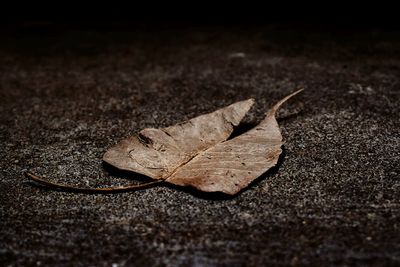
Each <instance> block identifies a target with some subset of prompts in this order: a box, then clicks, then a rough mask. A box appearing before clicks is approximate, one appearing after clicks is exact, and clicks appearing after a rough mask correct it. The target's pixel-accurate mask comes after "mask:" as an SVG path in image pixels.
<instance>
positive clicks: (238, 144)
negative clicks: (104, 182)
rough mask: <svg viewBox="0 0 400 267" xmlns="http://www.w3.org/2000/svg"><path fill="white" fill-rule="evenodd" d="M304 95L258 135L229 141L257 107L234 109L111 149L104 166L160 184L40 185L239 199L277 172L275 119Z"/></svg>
mask: <svg viewBox="0 0 400 267" xmlns="http://www.w3.org/2000/svg"><path fill="white" fill-rule="evenodd" d="M300 91H302V90H298V91H296V92H294V93H292V94H290V95H288V96H286V97H285V98H283V99H282V100H281V101H279V102H278V103H277V104H275V105H274V106H273V107H272V108H271V109H270V110H269V111H268V112H267V113H266V115H265V118H264V119H263V120H262V121H261V122H260V123H259V124H258V125H257V126H256V127H254V128H253V129H251V130H249V131H247V132H246V133H243V134H241V135H239V136H237V137H235V138H232V139H230V140H227V139H228V138H229V136H230V135H231V133H232V131H233V129H234V127H235V126H237V125H239V123H240V121H241V120H242V119H243V117H244V116H245V115H246V113H247V112H248V111H249V109H250V108H251V107H252V105H253V104H254V100H253V99H248V100H245V101H241V102H237V103H234V104H232V105H230V106H228V107H225V108H221V109H219V110H217V111H214V112H212V113H209V114H205V115H201V116H198V117H196V118H193V119H191V120H189V121H187V122H184V123H181V124H176V125H174V126H170V127H167V128H162V129H154V128H148V129H144V130H142V131H140V132H139V133H138V134H137V135H135V136H131V137H128V138H126V139H124V140H122V141H120V142H119V143H118V144H117V145H115V146H113V147H111V148H110V149H109V150H108V151H107V152H106V153H105V154H104V156H103V160H104V161H105V162H107V163H109V164H111V165H113V166H115V167H117V168H119V169H122V170H128V171H133V172H136V173H140V174H144V175H146V176H149V177H151V178H153V179H155V181H153V182H150V183H146V184H142V185H139V186H138V185H133V186H122V187H112V188H78V187H73V186H67V185H60V184H55V183H51V182H49V181H45V180H43V179H42V178H40V177H38V176H36V175H34V174H32V173H27V176H28V177H30V178H32V179H33V180H35V181H36V182H39V183H42V184H45V185H47V186H53V187H58V188H63V189H69V190H75V191H83V192H115V191H126V190H130V189H134V188H143V187H145V186H148V185H150V184H154V183H158V182H167V183H171V184H175V185H180V186H192V187H195V188H197V189H199V190H201V191H205V192H223V193H226V194H230V195H234V194H236V193H237V192H239V191H240V190H241V189H243V188H245V187H246V186H247V185H249V184H250V183H251V182H252V181H253V180H255V179H256V178H258V177H259V176H260V175H262V174H263V173H265V172H266V171H267V170H268V169H270V168H271V167H273V166H275V165H276V163H277V161H278V158H279V155H280V154H281V152H282V150H281V146H282V144H283V142H282V135H281V132H280V129H279V126H278V123H277V121H276V118H275V113H276V111H277V110H278V108H279V107H280V106H281V105H282V104H283V103H284V102H285V101H286V100H288V99H289V98H290V97H292V96H294V95H296V94H298V93H299V92H300Z"/></svg>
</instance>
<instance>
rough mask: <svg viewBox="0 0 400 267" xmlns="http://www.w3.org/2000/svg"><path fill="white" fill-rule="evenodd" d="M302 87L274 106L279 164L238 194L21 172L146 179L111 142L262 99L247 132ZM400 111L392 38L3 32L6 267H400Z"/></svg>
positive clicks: (0, 195)
mask: <svg viewBox="0 0 400 267" xmlns="http://www.w3.org/2000/svg"><path fill="white" fill-rule="evenodd" d="M300 87H304V88H305V91H304V92H303V93H302V95H300V96H296V97H295V98H293V99H291V100H290V101H289V102H287V103H286V104H285V105H284V106H283V107H282V109H281V110H280V112H279V114H278V117H279V123H280V126H281V129H282V133H283V136H284V139H285V140H286V143H285V145H284V153H283V154H282V157H281V160H280V162H279V164H278V166H277V167H276V168H274V169H273V170H271V171H269V172H268V173H266V174H265V175H263V176H262V177H261V178H260V179H258V180H257V181H256V182H254V183H253V184H252V185H251V186H250V187H249V188H248V189H246V190H244V191H242V192H241V193H240V194H239V195H237V196H235V197H231V198H229V197H225V196H223V195H219V194H202V193H199V192H196V191H194V190H190V189H185V188H179V187H172V186H167V185H162V186H157V187H153V188H149V189H146V190H143V191H136V192H127V193H120V194H109V195H99V194H74V193H70V192H60V191H54V190H47V189H45V188H41V187H39V186H35V185H34V184H32V183H29V182H28V180H27V178H25V177H24V176H23V172H24V171H25V170H31V171H33V172H35V173H38V174H41V175H45V176H47V177H48V178H49V179H51V180H52V181H59V182H63V183H67V184H71V185H80V186H90V187H103V186H111V185H123V184H129V183H132V182H137V181H139V182H143V181H144V180H146V179H145V178H143V177H137V175H135V174H129V173H123V172H118V171H116V170H114V169H112V168H110V167H109V166H105V165H103V164H102V161H101V157H102V154H103V153H104V152H105V150H106V149H107V148H108V147H110V146H112V145H113V144H115V143H116V142H117V141H119V140H120V139H122V138H124V137H126V136H128V135H131V134H133V133H135V132H137V131H139V130H140V129H142V128H144V127H162V126H168V125H171V124H174V123H177V122H180V121H182V120H185V119H189V118H191V117H193V116H196V115H199V114H203V113H205V112H209V111H213V110H215V109H216V108H219V107H223V106H225V105H227V104H230V103H232V102H234V101H238V100H242V99H246V98H249V97H254V98H256V100H257V106H256V107H255V108H254V109H253V110H252V111H251V113H250V114H249V116H248V117H247V118H246V122H245V125H244V126H243V127H242V128H241V129H239V131H244V130H245V129H247V128H249V127H250V126H251V125H254V123H255V122H256V121H257V120H259V119H261V117H262V113H263V111H265V110H266V109H267V108H268V107H270V106H271V105H272V104H273V103H274V102H275V101H277V100H278V99H280V98H282V97H283V96H285V95H287V94H288V93H290V92H293V91H294V90H295V89H297V88H300ZM399 103H400V35H399V33H396V32H379V31H358V32H352V31H348V32H346V31H335V30H331V31H327V30H321V29H315V28H314V29H293V28H287V27H283V26H268V27H255V28H250V27H247V28H243V27H237V28H230V29H226V28H222V27H207V28H185V29H176V28H172V29H171V28H170V29H164V30H163V29H154V28H149V29H147V30H145V29H130V30H129V31H128V30H123V31H122V30H121V31H110V30H107V29H106V30H104V29H102V30H92V29H86V30H85V29H82V28H79V29H74V28H63V27H61V28H59V26H55V25H51V24H37V25H36V24H33V25H22V26H21V27H18V28H14V29H11V30H10V29H3V31H2V35H1V37H0V144H1V149H0V168H1V169H0V218H1V220H0V265H1V266H54V265H56V266H135V265H136V266H143V265H146V266H244V265H246V266H271V265H276V266H287V265H293V266H305V265H311V266H399V265H400V180H399V173H400V164H399V163H400V153H399V148H400V131H399V129H400V119H399V113H400V105H399ZM136 178H138V179H136Z"/></svg>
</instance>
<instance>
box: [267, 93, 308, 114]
mask: <svg viewBox="0 0 400 267" xmlns="http://www.w3.org/2000/svg"><path fill="white" fill-rule="evenodd" d="M302 91H304V88H301V89H299V90H297V91H295V92H293V93H291V94H290V95H287V96H285V97H284V98H283V99H281V100H280V101H278V103H276V104H275V105H274V106H273V107H272V108H271V109H270V110H269V111H268V112H267V113H268V114H271V113H272V114H275V113H276V111H277V110H278V109H279V108H280V107H281V106H282V104H283V103H285V102H286V101H287V100H289V99H290V98H292V97H293V96H295V95H297V94H299V93H301V92H302Z"/></svg>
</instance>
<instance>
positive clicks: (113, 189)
mask: <svg viewBox="0 0 400 267" xmlns="http://www.w3.org/2000/svg"><path fill="white" fill-rule="evenodd" d="M24 174H25V176H26V177H28V178H29V179H31V180H32V181H34V182H36V183H38V184H41V185H44V186H47V187H49V188H55V189H61V190H66V191H71V192H77V193H103V194H107V193H117V192H126V191H131V190H138V189H144V188H147V187H150V186H152V185H154V184H159V183H162V182H164V180H156V181H152V182H148V183H143V184H139V185H125V186H113V187H107V188H86V187H77V186H71V185H64V184H59V183H54V182H50V181H48V180H45V179H44V178H42V177H40V176H38V175H36V174H33V173H31V172H28V171H27V172H25V173H24Z"/></svg>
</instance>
